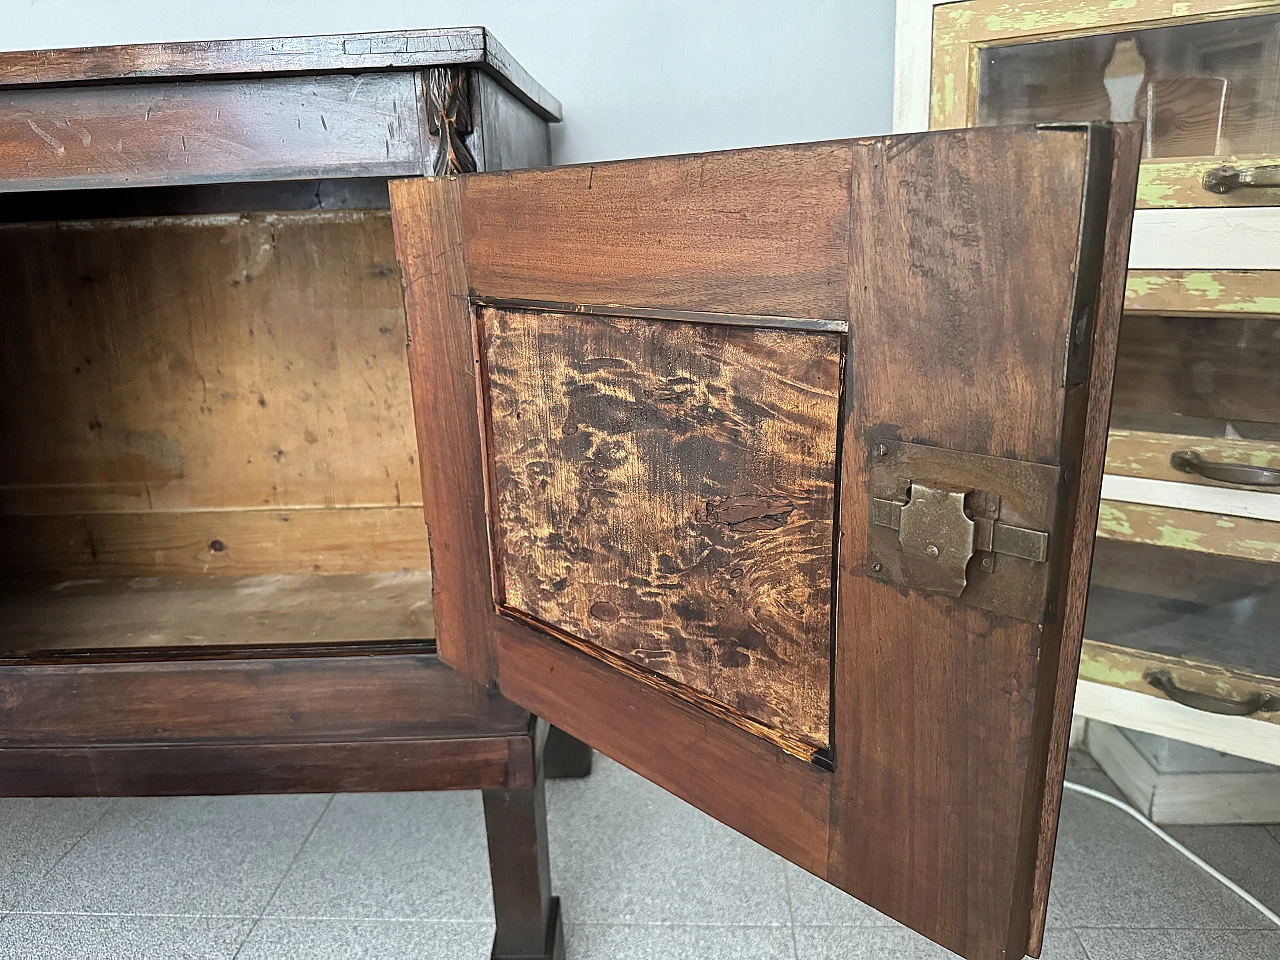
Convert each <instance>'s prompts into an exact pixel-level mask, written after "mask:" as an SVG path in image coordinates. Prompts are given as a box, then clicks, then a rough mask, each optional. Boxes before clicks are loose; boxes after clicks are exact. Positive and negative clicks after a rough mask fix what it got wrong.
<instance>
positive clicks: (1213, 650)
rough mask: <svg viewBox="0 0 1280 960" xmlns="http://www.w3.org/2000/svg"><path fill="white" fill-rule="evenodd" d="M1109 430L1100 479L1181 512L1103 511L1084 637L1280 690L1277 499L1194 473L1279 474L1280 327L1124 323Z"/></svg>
mask: <svg viewBox="0 0 1280 960" xmlns="http://www.w3.org/2000/svg"><path fill="white" fill-rule="evenodd" d="M1111 428H1112V433H1111V438H1110V442H1109V445H1108V449H1107V463H1108V467H1107V470H1108V473H1110V474H1112V475H1117V476H1120V477H1125V478H1128V477H1138V478H1144V479H1148V480H1157V481H1161V483H1162V484H1163V485H1164V486H1165V487H1166V488H1169V487H1174V485H1177V487H1178V488H1179V489H1180V491H1181V496H1180V497H1174V498H1172V500H1167V501H1165V502H1179V503H1181V504H1183V506H1182V507H1181V508H1173V507H1168V506H1159V505H1157V503H1158V498H1157V502H1152V501H1150V500H1149V501H1148V502H1147V503H1130V502H1122V501H1106V500H1104V501H1103V504H1102V509H1101V513H1100V518H1099V536H1098V540H1097V544H1096V547H1095V559H1094V565H1093V573H1092V579H1091V582H1090V589H1089V606H1088V618H1087V622H1086V626H1085V636H1086V637H1088V638H1089V639H1091V640H1096V641H1101V642H1103V643H1109V644H1113V645H1116V646H1121V647H1127V648H1130V649H1132V650H1137V651H1143V652H1148V653H1157V654H1163V655H1167V656H1172V657H1178V658H1186V659H1188V660H1193V661H1199V662H1207V663H1211V664H1220V665H1223V666H1228V667H1232V668H1235V669H1237V670H1242V671H1245V672H1247V673H1252V674H1256V675H1260V676H1263V677H1280V632H1278V631H1277V625H1280V522H1276V521H1274V520H1268V519H1265V517H1268V516H1275V515H1276V514H1277V512H1278V511H1277V509H1276V507H1275V506H1269V504H1275V505H1280V492H1277V491H1278V490H1280V488H1276V487H1274V486H1272V487H1266V486H1259V485H1257V484H1255V485H1252V486H1249V485H1246V484H1244V483H1242V482H1237V483H1229V482H1223V481H1220V480H1216V479H1214V477H1213V476H1212V475H1210V476H1205V475H1203V474H1202V473H1200V472H1199V471H1201V470H1207V471H1208V473H1209V474H1213V472H1214V471H1213V469H1212V465H1214V464H1219V465H1220V464H1235V465H1239V466H1243V467H1253V468H1261V469H1269V470H1275V469H1277V468H1280V320H1277V319H1272V318H1267V317H1257V316H1249V315H1248V314H1234V315H1233V314H1224V315H1221V316H1214V317H1176V316H1161V315H1157V314H1149V313H1133V314H1127V315H1125V317H1124V319H1123V321H1122V322H1121V326H1120V342H1119V351H1118V356H1117V362H1116V379H1115V392H1114V394H1113V399H1112V414H1111ZM1187 453H1192V454H1195V455H1196V456H1197V457H1199V463H1200V466H1199V467H1195V466H1193V467H1192V468H1191V471H1192V472H1187V469H1186V461H1185V460H1184V459H1182V457H1184V456H1185V455H1186V454H1187ZM1206 464H1207V465H1208V466H1206ZM1237 476H1239V475H1237ZM1254 476H1255V477H1256V475H1254ZM1130 492H1131V493H1136V495H1137V496H1140V497H1141V496H1147V495H1154V491H1145V492H1144V491H1143V490H1138V491H1133V490H1132V489H1131V490H1130ZM1166 492H1167V490H1166ZM1242 496H1243V497H1244V498H1245V500H1241V499H1240V498H1241V497H1242ZM1272 498H1274V499H1272ZM1246 500H1247V502H1246ZM1217 511H1224V512H1217ZM1201 692H1212V691H1201Z"/></svg>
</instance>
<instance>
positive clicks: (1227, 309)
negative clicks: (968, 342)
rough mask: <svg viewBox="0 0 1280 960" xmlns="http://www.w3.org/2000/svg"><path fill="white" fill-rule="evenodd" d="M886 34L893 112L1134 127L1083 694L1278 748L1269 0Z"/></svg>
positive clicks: (1058, 5) (1279, 287) (1138, 3)
mask: <svg viewBox="0 0 1280 960" xmlns="http://www.w3.org/2000/svg"><path fill="white" fill-rule="evenodd" d="M897 47H898V49H897V64H896V86H895V104H894V110H895V117H894V119H895V126H896V128H897V129H898V130H899V131H911V130H921V129H925V128H929V129H941V128H949V127H964V126H989V125H998V124H1011V123H1028V122H1031V123H1040V122H1043V123H1053V122H1060V121H1084V120H1113V121H1131V122H1136V123H1138V124H1140V125H1141V130H1142V140H1143V161H1142V170H1141V174H1140V177H1139V183H1138V201H1137V208H1138V209H1137V211H1136V212H1135V216H1134V234H1133V243H1132V248H1131V254H1130V261H1129V274H1128V282H1127V289H1126V298H1125V314H1124V319H1123V321H1122V324H1121V333H1120V339H1119V348H1118V359H1117V366H1116V377H1115V394H1114V401H1113V406H1112V411H1111V432H1110V440H1109V444H1108V448H1107V461H1106V476H1105V479H1104V482H1103V487H1102V500H1103V502H1102V505H1101V511H1100V515H1099V516H1100V519H1099V525H1098V541H1097V546H1096V552H1095V559H1094V566H1093V574H1092V581H1091V587H1090V595H1089V614H1088V619H1087V621H1086V628H1085V638H1086V639H1085V641H1084V650H1083V656H1082V659H1081V668H1080V683H1079V685H1078V687H1077V700H1076V704H1077V712H1078V713H1079V714H1082V715H1084V716H1087V717H1093V718H1097V719H1101V720H1106V721H1108V722H1111V723H1116V724H1120V725H1122V726H1126V727H1130V728H1133V729H1139V730H1146V731H1148V732H1152V733H1159V734H1162V735H1165V736H1170V737H1175V738H1178V739H1182V740H1186V741H1188V742H1192V743H1198V744H1201V745H1203V746H1208V747H1212V748H1215V749H1218V750H1222V751H1225V752H1228V753H1234V754H1237V755H1239V756H1246V757H1252V758H1254V759H1257V760H1263V761H1266V762H1270V763H1280V209H1277V208H1278V207H1280V3H1256V2H1244V3H1241V2H1235V3H1229V2H1224V0H1191V2H1185V0H1184V2H1172V0H1126V2H1124V3H1120V2H1114V0H1113V2H1111V3H1107V2H1097V0H1090V2H1082V0H1029V2H1026V3H1018V2H1009V0H960V2H951V3H946V2H943V3H937V2H930V0H919V2H915V0H900V2H899V7H898V40H897ZM1009 187H1010V189H1017V188H1018V185H1017V184H1016V183H1011V184H1010V185H1009ZM1027 202H1028V203H1035V197H1034V196H1028V197H1027Z"/></svg>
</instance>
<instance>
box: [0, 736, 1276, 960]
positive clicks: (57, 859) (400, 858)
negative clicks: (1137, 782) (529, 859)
mask: <svg viewBox="0 0 1280 960" xmlns="http://www.w3.org/2000/svg"><path fill="white" fill-rule="evenodd" d="M1069 775H1070V777H1071V778H1072V779H1075V780H1077V781H1081V782H1084V783H1087V784H1089V785H1090V786H1095V787H1099V788H1101V789H1107V790H1109V791H1112V792H1113V791H1114V787H1112V786H1111V785H1110V783H1109V782H1108V781H1107V780H1106V778H1105V777H1104V776H1103V775H1102V774H1101V772H1100V771H1098V770H1097V768H1096V767H1095V766H1094V765H1093V764H1092V762H1091V761H1089V760H1088V758H1087V757H1073V759H1072V764H1071V770H1070V774H1069ZM548 808H549V819H550V832H551V852H552V867H553V872H554V882H555V886H556V892H557V893H558V894H559V895H560V896H561V898H562V900H563V903H564V910H565V916H566V919H567V925H566V931H565V932H566V940H567V950H568V954H569V958H570V960H588V958H601V960H604V958H607V960H674V958H682V957H689V958H697V960H715V958H720V957H724V958H728V957H732V958H735V960H836V958H841V960H845V958H848V960H881V958H901V960H945V958H946V957H949V956H951V955H950V954H948V953H947V952H946V951H945V950H942V949H941V948H939V947H936V946H934V945H932V944H931V943H929V942H928V941H927V940H924V939H923V938H921V937H919V936H917V935H916V934H914V933H912V932H910V931H909V930H906V929H904V928H902V927H900V926H898V925H896V924H894V923H893V922H892V921H890V920H889V919H888V918H886V917H884V916H883V915H882V914H879V913H877V912H876V911H875V910H872V909H870V908H869V907H866V906H863V905H862V904H859V903H857V902H856V901H854V900H852V899H850V898H848V897H845V896H844V895H843V894H840V893H839V892H838V891H835V890H834V889H832V888H831V887H829V886H827V885H826V884H825V883H823V882H822V881H820V880H817V879H815V878H813V877H812V876H810V875H809V874H806V873H805V872H804V871H802V870H799V869H797V868H795V867H793V866H791V865H790V864H787V863H785V862H784V861H782V860H781V859H779V858H778V857H775V856H774V855H773V854H771V853H769V852H767V851H765V850H763V849H762V848H760V847H758V846H756V845H755V844H754V843H752V842H750V841H748V840H744V839H743V838H741V837H739V836H738V835H737V834H735V833H733V831H731V830H729V829H727V828H726V827H723V826H721V825H720V824H718V823H716V822H715V821H713V820H711V819H709V818H708V817H705V816H703V815H702V814H700V813H698V812H697V811H695V810H693V809H692V808H690V807H689V806H687V805H686V804H684V803H682V802H681V801H679V800H676V799H675V798H674V797H672V796H670V795H669V794H667V793H665V792H663V791H662V790H660V789H658V788H657V787H654V786H653V785H652V784H649V783H647V782H645V781H644V780H641V779H640V778H639V777H636V776H634V775H633V774H631V773H629V772H627V771H626V770H624V769H623V768H621V767H619V766H618V765H616V764H613V763H611V762H609V761H607V760H603V759H598V762H597V767H596V771H595V773H593V774H592V776H591V777H590V778H589V779H587V780H585V781H565V782H554V783H552V784H550V786H549V798H548ZM0 823H3V824H4V830H3V833H2V834H0V916H3V919H0V960H8V958H15V960H16V958H22V960H55V958H56V960H79V958H95V960H97V958H116V957H120V958H141V960H168V958H178V957H181V958H188V957H190V958H202V960H203V958H209V960H231V958H235V960H328V958H377V960H410V958H412V960H427V958H430V960H452V958H459V960H465V958H474V960H484V958H487V957H488V955H489V948H490V946H491V943H492V936H493V926H492V916H493V912H492V906H491V904H490V901H489V885H488V873H487V862H486V858H485V846H484V831H483V819H482V815H481V810H480V798H479V796H478V795H476V794H473V793H434V794H389V795H382V796H377V795H351V796H337V797H329V796H309V797H257V798H254V797H228V798H209V797H192V798H181V799H157V800H119V801H109V800H105V801H86V800H0ZM1173 832H1174V833H1175V834H1176V835H1177V836H1178V837H1179V839H1180V840H1182V842H1184V843H1186V844H1187V845H1188V846H1189V847H1191V848H1192V849H1194V850H1196V851H1197V852H1199V853H1200V855H1201V856H1203V857H1205V858H1206V859H1208V860H1210V861H1211V862H1214V863H1215V864H1217V865H1218V866H1219V867H1220V868H1221V869H1223V870H1224V871H1225V872H1227V873H1228V874H1229V875H1231V876H1233V877H1234V878H1235V879H1236V880H1237V881H1238V882H1240V883H1242V884H1244V885H1245V886H1246V887H1248V888H1249V889H1251V890H1252V891H1253V892H1254V893H1255V894H1256V895H1257V896H1259V897H1260V898H1261V899H1263V900H1264V901H1265V902H1267V903H1269V904H1270V905H1271V906H1272V907H1273V908H1274V907H1277V906H1280V883H1278V882H1277V881H1280V829H1277V828H1267V827H1184V828H1178V829H1175V830H1174V831H1173ZM5 911H8V913H7V914H6V913H5ZM1050 925H1051V928H1052V929H1051V930H1050V932H1049V935H1048V937H1047V939H1046V944H1045V952H1044V956H1045V958H1046V960H1112V958H1115V960H1157V958H1159V960H1181V958H1188V960H1191V958H1194V960H1214V958H1224V960H1246V958H1247V960H1280V931H1277V930H1276V929H1274V928H1269V927H1268V925H1267V923H1266V921H1265V920H1264V919H1263V918H1262V917H1261V916H1260V915H1258V914H1257V913H1256V912H1253V911H1251V910H1249V909H1248V908H1247V907H1245V906H1243V905H1242V904H1241V903H1240V901H1239V900H1238V899H1236V898H1234V897H1233V896H1232V895H1231V894H1229V893H1227V892H1225V891H1224V890H1223V889H1222V888H1221V887H1220V886H1219V885H1218V884H1216V883H1215V882H1214V881H1212V880H1210V879H1208V878H1207V877H1205V876H1204V875H1203V874H1202V873H1200V872H1199V871H1198V870H1197V869H1196V868H1195V867H1193V866H1191V865H1190V864H1189V863H1188V862H1187V861H1186V860H1184V859H1183V858H1181V857H1180V856H1178V855H1177V854H1175V853H1173V852H1172V851H1170V850H1169V849H1168V848H1167V847H1165V846H1164V845H1163V844H1162V843H1160V842H1159V841H1158V840H1157V839H1156V838H1154V837H1153V836H1152V835H1151V834H1149V833H1148V832H1147V831H1145V830H1143V829H1142V827H1141V826H1139V825H1138V824H1136V823H1134V822H1132V821H1131V820H1129V819H1128V818H1127V817H1125V816H1124V815H1123V814H1122V813H1120V812H1119V811H1116V810H1113V809H1111V808H1110V807H1108V806H1106V805H1105V804H1103V803H1101V802H1099V801H1096V800H1092V799H1090V798H1087V797H1081V796H1078V795H1075V794H1070V793H1069V794H1068V795H1067V797H1066V800H1065V802H1064V806H1063V819H1062V827H1061V831H1060V834H1059V847H1058V858H1057V863H1056V866H1055V872H1054V890H1053V896H1052V902H1051V905H1050Z"/></svg>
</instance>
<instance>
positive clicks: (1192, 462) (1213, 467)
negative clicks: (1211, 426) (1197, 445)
mask: <svg viewBox="0 0 1280 960" xmlns="http://www.w3.org/2000/svg"><path fill="white" fill-rule="evenodd" d="M1169 466H1171V467H1173V469H1175V470H1178V471H1180V472H1182V473H1194V474H1198V475H1199V476H1202V477H1204V478H1205V479H1207V480H1218V481H1220V482H1222V483H1241V484H1245V485H1246V486H1251V487H1280V470H1277V469H1276V468H1275V467H1255V466H1251V465H1250V464H1247V463H1218V462H1216V461H1213V460H1206V459H1205V458H1204V457H1202V456H1200V454H1198V453H1196V452H1195V451H1194V450H1175V451H1174V452H1173V454H1172V455H1170V457H1169Z"/></svg>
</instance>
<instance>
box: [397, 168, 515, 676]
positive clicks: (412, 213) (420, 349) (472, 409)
mask: <svg viewBox="0 0 1280 960" xmlns="http://www.w3.org/2000/svg"><path fill="white" fill-rule="evenodd" d="M390 186H391V213H392V221H393V222H394V224H395V233H396V255H397V257H398V258H399V260H400V274H401V278H402V282H403V283H404V303H405V311H406V316H407V321H408V332H409V376H410V381H411V383H412V386H413V408H414V420H415V423H416V425H417V431H418V454H419V457H418V461H419V464H420V465H421V468H422V491H423V498H422V509H423V513H424V515H425V517H426V521H427V525H428V527H429V528H430V530H431V571H432V574H433V580H432V586H433V590H434V594H433V602H434V610H435V619H436V642H437V643H438V645H439V649H440V658H441V659H442V660H443V661H444V662H445V663H447V664H449V665H450V666H452V667H455V668H456V669H458V670H461V671H462V672H463V673H465V674H466V675H467V676H469V677H471V678H472V679H474V680H476V681H478V682H480V683H483V684H489V683H493V682H494V681H496V680H497V677H498V664H497V652H496V649H495V644H496V640H495V636H494V630H495V624H494V622H493V620H494V615H493V572H492V565H491V560H490V556H489V530H488V518H487V516H486V511H485V501H486V494H485V468H484V451H483V448H482V444H481V434H480V414H479V411H478V410H477V407H476V403H477V398H478V396H479V394H478V387H477V383H476V368H477V367H478V365H479V362H480V361H479V357H478V356H477V353H476V342H475V332H474V330H473V329H472V323H471V310H470V308H469V305H468V303H467V301H466V290H467V272H466V265H465V263H464V262H463V259H462V246H463V236H462V214H461V209H460V204H459V192H460V191H459V186H460V184H459V181H458V180H456V179H453V178H434V177H431V178H418V179H413V180H393V181H391V185H390ZM441 577H443V578H444V579H443V583H444V586H443V587H442V586H441Z"/></svg>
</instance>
